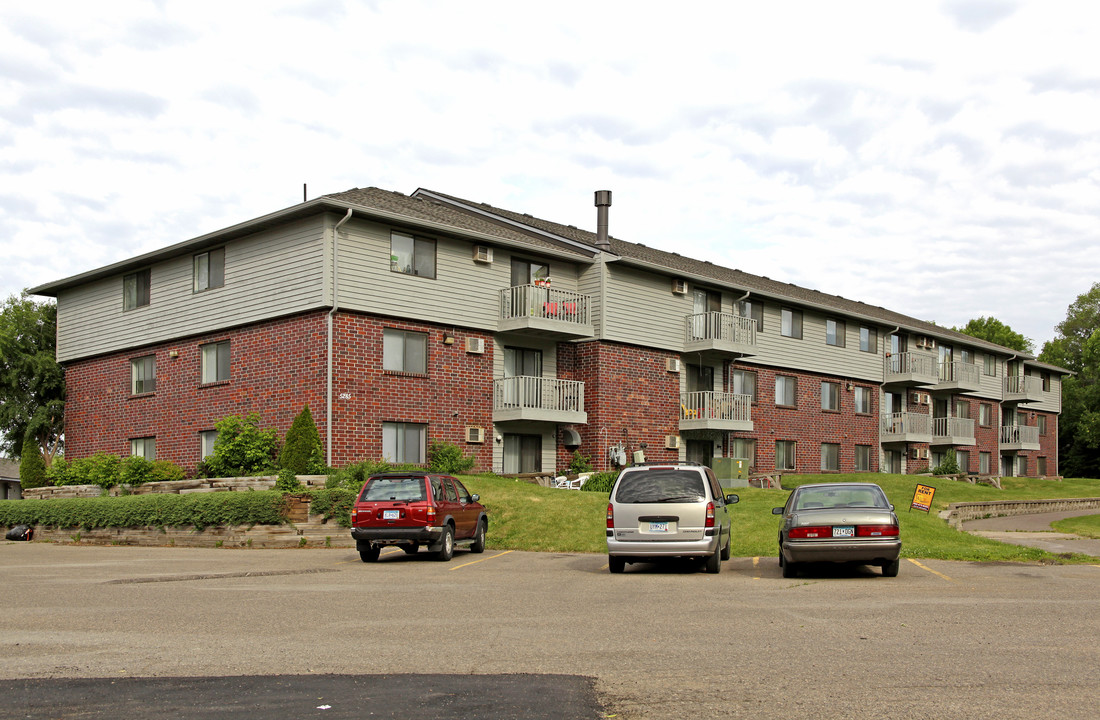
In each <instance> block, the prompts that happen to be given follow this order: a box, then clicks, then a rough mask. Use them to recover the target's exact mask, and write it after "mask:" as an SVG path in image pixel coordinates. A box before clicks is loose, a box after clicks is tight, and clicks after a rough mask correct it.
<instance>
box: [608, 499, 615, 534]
mask: <svg viewBox="0 0 1100 720" xmlns="http://www.w3.org/2000/svg"><path fill="white" fill-rule="evenodd" d="M614 527H615V506H614V505H612V504H611V503H608V504H607V528H608V529H609V530H611V529H614Z"/></svg>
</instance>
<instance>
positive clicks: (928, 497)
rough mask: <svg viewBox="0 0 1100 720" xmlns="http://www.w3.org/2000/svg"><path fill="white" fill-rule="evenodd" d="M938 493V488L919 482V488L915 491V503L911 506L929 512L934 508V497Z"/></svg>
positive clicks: (910, 507)
mask: <svg viewBox="0 0 1100 720" xmlns="http://www.w3.org/2000/svg"><path fill="white" fill-rule="evenodd" d="M935 495H936V488H934V487H932V486H930V485H921V484H919V483H918V484H917V490H916V492H914V493H913V504H912V505H910V506H909V509H910V510H912V509H913V508H916V509H917V510H923V511H925V512H928V511H929V510H930V509H931V508H932V498H933V497H935Z"/></svg>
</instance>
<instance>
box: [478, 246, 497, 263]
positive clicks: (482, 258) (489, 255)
mask: <svg viewBox="0 0 1100 720" xmlns="http://www.w3.org/2000/svg"><path fill="white" fill-rule="evenodd" d="M474 262H479V263H491V262H493V249H492V248H491V247H489V246H488V245H474Z"/></svg>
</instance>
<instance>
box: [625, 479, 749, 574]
mask: <svg viewBox="0 0 1100 720" xmlns="http://www.w3.org/2000/svg"><path fill="white" fill-rule="evenodd" d="M738 499H739V498H738V497H737V496H736V495H723V494H722V486H721V485H720V484H719V482H718V479H717V478H715V477H714V472H713V471H712V470H711V469H710V468H709V467H707V466H705V465H699V464H698V463H642V464H639V465H631V466H630V467H627V468H623V470H622V472H620V473H619V477H618V478H616V479H615V485H614V486H613V487H612V488H611V498H610V502H608V504H607V566H608V568H609V569H610V570H611V572H613V573H621V572H622V571H623V569H624V568H625V567H626V564H627V563H634V562H646V561H650V560H655V559H658V558H669V557H695V558H703V559H704V560H705V566H706V570H707V572H708V573H717V572H720V571H721V570H722V561H723V560H728V559H729V557H730V516H729V511H728V510H727V506H728V505H732V504H733V503H735V502H737V501H738Z"/></svg>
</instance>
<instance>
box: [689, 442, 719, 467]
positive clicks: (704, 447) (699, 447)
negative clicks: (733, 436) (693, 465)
mask: <svg viewBox="0 0 1100 720" xmlns="http://www.w3.org/2000/svg"><path fill="white" fill-rule="evenodd" d="M686 445H687V453H686V455H687V461H688V462H697V463H699V464H701V465H706V466H707V467H710V466H711V464H712V463H713V462H714V443H713V442H711V441H710V440H688V441H687V443H686Z"/></svg>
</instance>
